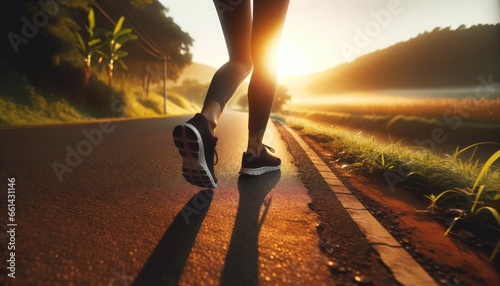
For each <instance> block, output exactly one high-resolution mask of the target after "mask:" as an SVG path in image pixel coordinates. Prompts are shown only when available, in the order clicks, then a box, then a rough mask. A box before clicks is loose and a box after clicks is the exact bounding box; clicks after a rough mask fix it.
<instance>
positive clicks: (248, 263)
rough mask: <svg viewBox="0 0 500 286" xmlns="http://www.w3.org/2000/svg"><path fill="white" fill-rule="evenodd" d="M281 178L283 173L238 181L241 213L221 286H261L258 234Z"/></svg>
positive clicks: (242, 178)
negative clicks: (262, 208)
mask: <svg viewBox="0 0 500 286" xmlns="http://www.w3.org/2000/svg"><path fill="white" fill-rule="evenodd" d="M280 178H281V171H276V172H270V173H266V174H264V175H261V176H257V177H256V176H246V175H241V176H240V177H239V178H238V191H239V194H240V199H239V203H238V211H237V213H236V220H235V223H234V228H233V233H232V234H231V242H230V243H229V249H228V252H227V256H226V261H225V263H224V270H223V272H222V277H221V280H220V285H248V286H252V285H258V282H259V276H258V272H259V271H258V262H259V233H260V229H261V226H262V224H263V223H264V220H265V218H266V215H267V211H268V210H269V207H270V205H271V202H272V197H270V196H268V194H269V193H270V192H271V190H272V189H273V188H274V187H275V186H276V184H277V183H278V182H279V180H280ZM262 205H263V206H264V211H263V212H262V215H260V211H261V206H262ZM259 215H260V216H259Z"/></svg>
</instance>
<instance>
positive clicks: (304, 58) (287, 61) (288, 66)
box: [278, 42, 311, 78]
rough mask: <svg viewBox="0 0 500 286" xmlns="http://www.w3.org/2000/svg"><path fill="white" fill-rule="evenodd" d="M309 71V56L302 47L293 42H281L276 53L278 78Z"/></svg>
mask: <svg viewBox="0 0 500 286" xmlns="http://www.w3.org/2000/svg"><path fill="white" fill-rule="evenodd" d="M310 71H311V63H310V58H309V55H308V54H307V53H306V51H305V50H304V49H303V48H302V47H300V46H299V45H297V44H294V43H288V42H284V43H281V45H280V48H279V54H278V72H279V78H287V77H291V76H300V75H305V74H308V73H310Z"/></svg>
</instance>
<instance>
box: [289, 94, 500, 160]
mask: <svg viewBox="0 0 500 286" xmlns="http://www.w3.org/2000/svg"><path fill="white" fill-rule="evenodd" d="M286 114H287V115H289V116H293V117H298V118H303V119H308V120H311V121H314V122H321V123H323V124H330V125H332V126H339V127H344V128H348V129H351V130H353V131H356V132H358V131H362V132H364V133H366V134H369V135H373V136H375V137H377V138H379V139H380V140H382V141H384V140H385V141H387V140H389V141H391V142H392V143H394V142H396V141H399V140H403V142H404V143H405V145H417V146H420V147H427V148H430V149H435V151H443V152H449V151H450V150H454V149H455V148H456V147H457V146H459V147H466V146H468V145H471V144H475V143H479V142H496V143H499V144H500V98H496V99H487V98H481V99H477V98H461V99H459V98H453V99H450V98H441V99H412V100H409V99H404V100H398V99H397V98H393V99H392V100H391V99H387V98H386V99H384V100H380V101H378V102H377V101H375V100H373V98H372V99H369V100H368V99H367V100H362V99H359V98H358V99H357V100H356V101H355V102H347V101H344V102H343V101H338V102H337V103H335V102H331V103H323V104H319V103H314V104H300V105H299V104H290V105H289V106H288V108H287V111H286ZM494 148H495V149H498V146H495V147H494Z"/></svg>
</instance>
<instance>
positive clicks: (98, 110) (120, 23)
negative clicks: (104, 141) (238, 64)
mask: <svg viewBox="0 0 500 286" xmlns="http://www.w3.org/2000/svg"><path fill="white" fill-rule="evenodd" d="M146 2H147V3H146ZM146 2H144V1H142V2H141V1H129V0H116V1H111V2H110V1H97V2H96V3H98V4H99V5H98V4H95V3H94V5H90V3H89V2H88V1H87V0H75V1H71V3H66V4H60V3H58V2H57V1H52V2H51V4H46V3H45V4H44V3H42V2H40V1H36V0H19V1H12V2H9V3H8V4H6V5H7V7H6V8H5V10H6V11H9V13H8V14H6V15H5V17H6V18H5V23H6V25H5V26H4V27H2V29H4V34H5V35H7V38H8V40H9V43H10V45H9V46H6V50H5V52H4V53H2V54H1V55H0V127H5V126H18V125H39V124H53V123H65V122H77V121H85V120H101V119H109V118H121V117H129V118H130V117H152V116H163V114H164V101H163V72H162V70H161V68H162V67H163V64H164V61H163V60H164V59H165V55H168V59H167V64H168V67H169V69H168V74H167V77H168V79H169V80H170V82H169V84H172V81H175V80H176V79H177V78H178V77H179V75H180V73H181V72H182V70H183V68H184V67H186V66H187V65H189V64H190V63H191V58H192V55H191V53H190V47H191V46H192V43H193V39H192V38H191V37H190V36H189V34H187V33H185V32H183V31H182V30H181V28H180V27H179V26H178V25H177V24H176V23H175V22H174V21H173V19H172V18H171V17H168V14H167V13H168V9H166V8H164V7H163V5H162V4H161V3H160V2H159V1H157V0H153V1H146ZM47 5H48V6H47ZM91 6H92V7H98V9H95V10H94V9H92V8H91ZM102 11H105V12H106V15H104V13H103V12H102ZM36 15H38V16H36ZM42 16H44V17H45V18H46V19H47V21H45V22H43V23H42V22H40V21H39V19H40V18H43V17H42ZM36 17H38V18H36ZM37 19H38V20H37ZM139 23H140V25H139ZM139 28H140V29H139ZM26 31H29V32H30V33H28V34H27V32H26ZM144 31H147V34H145V32H144ZM146 41H147V43H146ZM146 46H148V47H149V48H148V49H145V48H144V47H146ZM152 47H153V48H152ZM167 86H168V85H167ZM117 104H118V105H119V108H116V105H117ZM113 106H114V107H113ZM197 109H198V105H197V103H191V102H190V101H189V100H188V99H186V98H185V97H184V95H180V94H178V93H176V92H173V91H170V90H168V89H167V112H168V115H177V114H185V113H192V112H193V111H194V110H197Z"/></svg>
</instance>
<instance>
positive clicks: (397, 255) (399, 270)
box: [281, 123, 438, 286]
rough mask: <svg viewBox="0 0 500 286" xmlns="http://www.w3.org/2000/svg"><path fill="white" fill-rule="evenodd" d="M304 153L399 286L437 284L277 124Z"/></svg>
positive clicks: (321, 164) (309, 150) (307, 149)
mask: <svg viewBox="0 0 500 286" xmlns="http://www.w3.org/2000/svg"><path fill="white" fill-rule="evenodd" d="M281 124H282V125H283V127H285V129H286V130H287V131H288V132H289V133H290V134H291V135H292V137H293V138H294V139H295V141H297V143H298V144H299V145H300V147H301V148H302V149H303V150H304V151H305V152H306V154H307V155H308V156H309V158H310V159H311V161H312V162H313V164H314V165H315V166H316V169H318V171H319V173H320V174H321V176H322V177H323V179H324V180H325V182H326V183H327V184H328V185H329V186H330V189H331V190H332V192H333V194H334V195H335V196H336V197H337V199H338V200H339V201H340V203H341V204H342V206H343V207H344V208H345V209H346V210H347V212H348V213H349V215H350V216H351V218H352V219H353V220H354V222H355V223H356V224H357V225H358V227H359V228H360V230H361V231H362V232H363V233H364V235H365V236H366V238H367V239H368V241H369V243H370V244H371V245H372V246H373V248H374V249H375V251H377V252H378V253H379V255H380V258H381V259H382V261H383V262H384V264H385V265H386V266H387V267H388V268H389V269H391V271H392V272H393V274H394V277H395V278H396V280H398V282H399V283H401V284H403V285H422V286H429V285H438V284H437V283H436V282H435V281H434V280H433V279H432V278H431V277H430V276H429V274H428V273H427V272H426V271H425V270H424V269H423V268H422V267H421V266H420V264H418V263H417V262H416V261H415V259H413V257H412V256H411V255H410V254H409V253H408V252H407V251H406V250H405V249H404V248H403V247H402V246H401V244H399V243H398V242H397V241H396V239H394V237H392V235H391V234H390V233H389V232H388V231H387V230H386V229H385V228H384V227H383V226H382V225H381V224H380V223H379V222H378V221H377V219H375V218H374V217H373V215H372V214H371V213H370V212H369V211H368V210H367V209H366V208H365V207H364V206H363V205H362V204H361V202H360V201H359V200H358V199H357V198H356V197H355V196H354V195H353V194H352V193H351V191H350V190H349V189H348V188H347V187H346V186H345V185H344V184H343V183H342V182H341V181H340V180H339V179H338V178H337V176H335V174H333V172H332V171H331V170H330V167H328V166H327V165H326V164H325V163H324V162H323V160H322V159H321V158H320V157H319V156H318V155H317V154H316V152H314V150H313V149H312V148H311V147H309V145H307V143H306V142H305V141H304V140H303V139H302V138H301V137H300V136H299V135H298V134H297V133H295V131H293V130H292V129H291V128H289V127H288V126H286V125H285V124H283V123H281Z"/></svg>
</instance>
